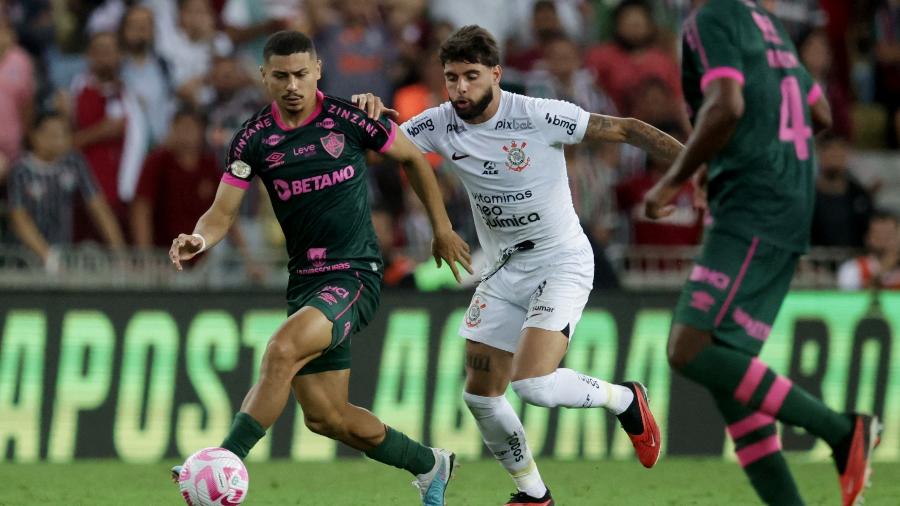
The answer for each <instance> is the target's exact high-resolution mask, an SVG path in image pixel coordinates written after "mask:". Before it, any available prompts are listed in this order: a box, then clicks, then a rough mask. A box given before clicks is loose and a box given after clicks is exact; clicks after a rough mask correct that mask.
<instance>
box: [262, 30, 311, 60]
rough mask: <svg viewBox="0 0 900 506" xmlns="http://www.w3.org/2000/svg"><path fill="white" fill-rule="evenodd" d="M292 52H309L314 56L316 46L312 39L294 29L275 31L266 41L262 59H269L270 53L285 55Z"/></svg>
mask: <svg viewBox="0 0 900 506" xmlns="http://www.w3.org/2000/svg"><path fill="white" fill-rule="evenodd" d="M294 53H309V55H310V56H313V57H315V56H316V46H315V45H314V44H313V41H312V39H310V38H309V37H307V36H306V35H304V34H303V33H301V32H298V31H295V30H282V31H280V32H275V33H273V34H272V36H271V37H269V40H267V41H266V46H265V47H264V48H263V61H269V58H271V57H272V55H278V56H287V55H289V54H294Z"/></svg>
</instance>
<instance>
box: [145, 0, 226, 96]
mask: <svg viewBox="0 0 900 506" xmlns="http://www.w3.org/2000/svg"><path fill="white" fill-rule="evenodd" d="M178 23H179V25H178V29H177V30H176V31H175V33H174V35H172V36H171V37H170V38H168V39H163V40H160V41H159V43H160V44H159V53H160V54H161V55H162V56H163V57H164V58H165V59H166V61H167V62H168V63H169V69H170V70H171V76H172V84H173V85H174V86H175V90H176V91H177V93H178V97H179V98H181V99H182V100H184V101H186V102H188V103H190V104H191V105H192V106H194V107H199V106H200V105H202V104H203V103H205V102H206V101H207V100H208V93H209V90H208V89H207V88H206V74H207V73H208V72H209V69H210V68H211V67H212V61H213V58H214V57H215V56H222V55H227V54H229V53H231V50H232V44H231V40H230V39H229V38H228V36H227V35H225V34H224V33H223V32H220V31H218V30H217V29H216V18H215V16H214V13H213V10H212V7H211V6H210V3H209V0H180V3H179V9H178ZM205 95H206V96H205Z"/></svg>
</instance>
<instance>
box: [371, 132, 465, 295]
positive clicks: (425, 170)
mask: <svg viewBox="0 0 900 506" xmlns="http://www.w3.org/2000/svg"><path fill="white" fill-rule="evenodd" d="M394 128H399V127H396V126H395V127H394ZM385 154H386V155H387V156H388V158H391V159H393V160H396V161H397V162H400V163H401V164H402V165H403V169H404V171H405V172H406V176H407V177H408V178H409V184H410V185H411V186H412V188H413V191H415V192H416V195H417V196H418V197H419V200H421V201H422V204H423V205H424V206H425V212H426V213H428V219H429V221H431V229H432V230H433V231H434V247H433V250H434V251H433V253H434V260H435V262H437V265H438V267H440V266H441V258H443V259H444V260H446V261H447V263H448V264H449V265H450V270H451V271H453V275H454V276H455V277H456V280H457V281H460V279H461V278H460V276H459V272H458V271H457V268H456V262H457V261H458V262H459V263H461V264H462V266H463V267H465V269H466V270H467V271H469V273H470V274H471V273H472V267H471V262H472V257H471V256H470V255H469V245H468V244H466V243H465V241H463V240H462V239H461V238H460V237H459V236H458V235H456V232H454V231H453V225H452V224H451V223H450V217H449V216H447V209H446V208H445V207H444V200H443V198H442V197H441V189H440V187H439V186H438V182H437V178H436V177H435V176H434V171H433V170H432V169H431V165H429V164H428V161H427V160H426V159H425V157H424V156H422V153H420V152H419V150H418V148H416V146H415V145H413V143H412V142H410V140H409V139H407V138H406V136H405V135H403V134H402V133H401V134H399V135H397V137H396V138H395V139H394V143H393V144H391V147H390V148H389V149H388V150H387V152H385Z"/></svg>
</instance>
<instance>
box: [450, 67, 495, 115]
mask: <svg viewBox="0 0 900 506" xmlns="http://www.w3.org/2000/svg"><path fill="white" fill-rule="evenodd" d="M444 82H445V83H446V85H447V95H448V96H449V97H450V103H451V104H452V105H453V109H455V110H456V114H457V115H458V116H459V117H460V118H462V119H464V120H469V119H474V118H477V117H478V116H480V115H481V113H483V112H484V110H485V109H487V107H488V106H489V105H490V104H491V101H492V100H494V86H497V85H499V84H500V66H499V65H498V66H496V67H488V66H486V65H482V64H480V63H466V62H447V63H445V64H444Z"/></svg>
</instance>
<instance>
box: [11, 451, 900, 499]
mask: <svg viewBox="0 0 900 506" xmlns="http://www.w3.org/2000/svg"><path fill="white" fill-rule="evenodd" d="M174 464H175V462H165V463H161V464H154V465H131V464H122V463H120V462H116V461H111V460H109V461H105V460H97V461H79V462H78V463H74V464H0V481H2V483H3V487H2V491H0V505H2V506H13V505H15V506H25V505H27V506H31V505H57V504H59V505H63V504H65V505H85V506H88V505H90V506H99V505H125V506H131V505H135V506H142V505H150V506H156V505H172V506H178V505H180V504H184V503H183V502H182V500H181V497H180V496H179V495H178V490H177V487H176V486H175V485H174V484H172V483H171V482H169V478H168V474H169V468H170V467H171V466H172V465H174ZM539 464H540V466H541V474H542V475H543V476H544V478H545V480H546V482H547V483H548V484H549V485H550V488H551V490H552V491H553V496H554V498H555V499H556V502H557V504H559V505H560V506H595V505H635V506H654V505H667V506H668V505H672V506H676V505H677V506H686V505H726V504H727V505H745V504H746V505H754V504H759V501H758V500H757V499H756V496H755V495H754V494H753V491H752V489H751V488H750V485H749V483H748V481H747V479H746V478H745V477H744V475H743V473H741V470H740V468H739V467H738V466H737V464H729V463H724V462H722V461H721V460H719V459H690V458H675V457H673V458H664V459H663V460H661V461H660V463H659V464H658V465H657V466H656V467H655V468H654V469H652V470H645V469H644V468H642V467H641V466H640V465H639V464H638V463H637V462H636V461H622V462H619V461H553V460H548V459H543V460H541V461H540V462H539ZM791 468H792V469H793V471H794V473H795V476H796V478H797V480H798V482H799V485H800V490H801V491H802V493H803V496H804V498H805V499H806V501H807V504H809V505H824V506H828V505H839V504H840V498H839V492H838V490H839V489H838V485H837V478H836V473H835V471H834V467H833V466H832V465H831V464H827V463H821V464H818V463H817V464H810V463H799V462H794V463H792V466H791ZM249 471H250V493H249V495H248V500H247V502H245V503H244V504H248V505H250V506H257V505H279V506H281V505H292V504H297V505H304V506H305V505H308V506H313V505H315V506H319V505H323V506H324V505H328V506H365V505H375V504H389V505H391V506H404V505H415V504H417V503H418V495H417V493H416V490H415V489H414V488H413V487H412V486H411V485H410V482H411V481H412V477H411V476H409V475H408V474H407V473H406V472H405V471H400V470H397V469H393V468H389V467H386V466H382V465H378V464H376V463H374V462H370V461H366V460H362V459H347V460H338V461H336V462H331V463H322V464H317V463H298V462H290V461H274V462H270V463H265V464H258V463H251V464H250V467H249ZM898 478H900V464H876V465H875V474H874V476H873V487H872V488H871V489H870V490H869V492H868V493H867V494H866V506H881V505H884V506H888V505H892V506H895V505H897V504H900V479H898ZM512 491H513V487H512V482H511V481H510V480H509V478H507V477H506V475H505V473H504V472H503V471H502V469H501V468H500V466H499V465H498V464H497V463H495V462H493V461H487V460H484V461H477V462H463V463H462V466H461V467H460V468H459V469H458V470H457V474H456V476H455V478H454V480H453V481H451V482H450V487H449V489H448V492H447V504H448V505H450V506H495V505H496V506H499V505H501V504H503V503H504V502H506V499H507V498H508V494H509V493H510V492H512Z"/></svg>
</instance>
